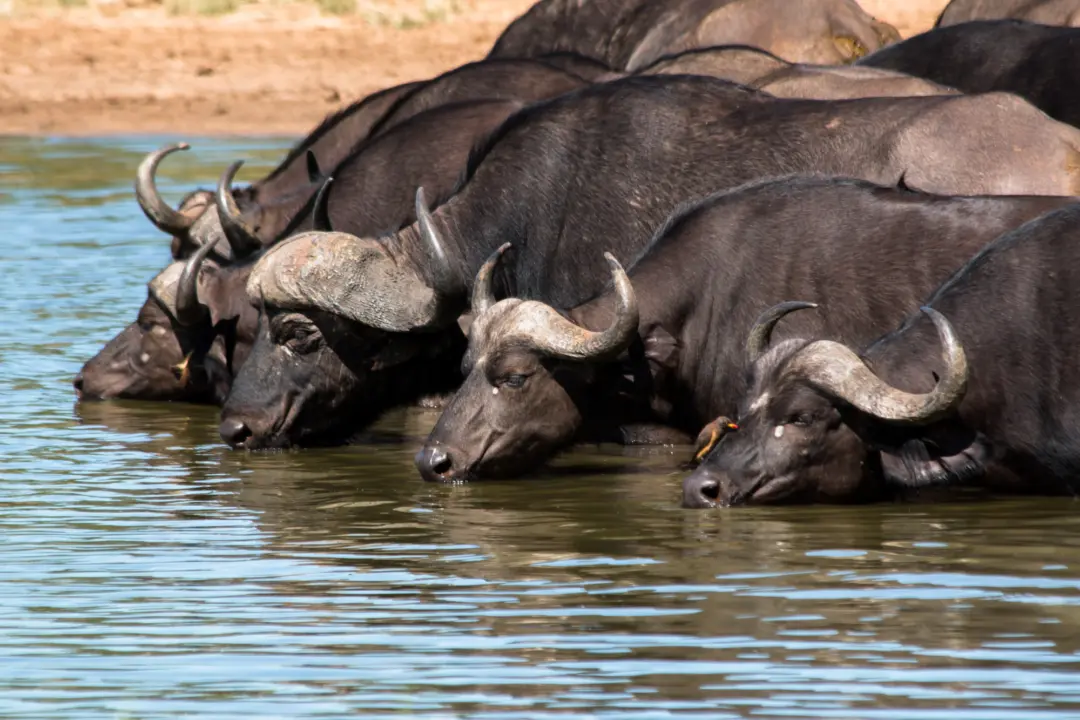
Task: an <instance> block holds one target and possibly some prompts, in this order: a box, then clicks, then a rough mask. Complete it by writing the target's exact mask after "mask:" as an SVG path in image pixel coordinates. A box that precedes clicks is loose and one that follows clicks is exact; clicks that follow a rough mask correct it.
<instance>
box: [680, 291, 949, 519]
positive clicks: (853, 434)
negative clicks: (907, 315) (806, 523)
mask: <svg viewBox="0 0 1080 720" xmlns="http://www.w3.org/2000/svg"><path fill="white" fill-rule="evenodd" d="M805 307H813V305H810V304H809V303H785V304H783V305H779V306H777V307H776V308H773V309H771V310H769V311H768V312H766V313H765V314H764V315H763V316H762V317H761V318H760V319H759V320H758V323H757V324H756V325H755V328H754V329H753V330H752V331H751V334H750V339H749V341H748V343H747V347H748V354H749V358H748V361H749V367H750V373H751V383H750V387H751V389H750V391H749V392H748V393H747V395H746V398H745V399H744V401H743V403H742V404H741V407H740V414H739V418H738V421H737V423H738V424H737V429H732V431H729V432H726V433H724V435H723V437H722V438H720V439H719V442H716V443H715V444H714V447H712V449H711V451H710V452H708V454H707V455H705V457H704V458H703V461H702V463H701V465H700V466H699V467H698V468H697V469H696V470H695V471H694V472H693V473H692V474H691V475H690V476H688V477H687V478H686V480H685V481H684V483H683V504H684V505H686V506H688V507H715V506H730V505H742V504H748V503H776V502H812V501H818V500H824V501H832V502H845V501H846V502H852V501H858V500H864V499H869V498H874V497H881V496H882V494H883V493H882V490H883V485H882V483H883V482H885V481H887V480H888V478H887V477H886V476H887V475H888V474H889V473H888V471H887V470H886V471H885V472H883V465H884V464H887V463H892V462H893V461H892V460H891V459H885V458H883V457H882V453H881V452H880V450H881V449H882V448H883V447H885V446H888V447H892V448H895V447H899V446H903V445H904V443H905V438H909V436H910V435H911V433H912V432H913V429H914V431H919V430H920V429H923V428H925V427H926V426H928V425H930V424H933V423H936V422H937V421H939V420H941V419H943V418H945V417H947V416H949V415H950V414H952V413H954V412H955V411H956V409H957V408H958V406H959V404H960V402H961V401H962V400H963V397H964V394H965V392H966V389H967V378H968V366H967V360H966V357H965V354H964V350H963V348H962V347H961V345H960V342H959V340H958V339H957V337H956V334H955V332H954V331H953V328H952V326H951V325H950V323H949V322H948V320H946V319H945V317H944V316H942V315H941V314H940V313H938V312H937V311H935V310H933V309H931V308H923V312H924V313H926V315H927V316H929V318H930V320H931V321H932V322H933V325H934V328H935V329H936V331H937V335H938V337H939V339H940V342H941V345H942V348H943V357H942V364H941V366H940V372H939V373H938V375H939V379H938V380H937V382H936V383H935V384H934V385H933V387H932V388H930V389H929V390H928V391H927V392H925V393H911V392H906V391H904V390H901V389H898V388H896V387H893V386H891V385H889V384H888V383H886V382H885V381H884V380H882V379H881V378H880V377H879V376H878V375H877V374H875V372H874V371H873V370H872V369H871V368H870V367H869V366H868V365H867V364H866V363H865V362H864V361H863V359H862V358H860V357H859V356H858V355H857V354H856V353H854V352H853V351H852V350H850V349H849V348H848V347H846V346H845V345H842V344H840V343H836V342H833V341H830V340H815V341H807V340H787V341H784V342H782V343H779V344H778V345H777V346H776V347H773V348H768V343H769V337H770V335H771V332H772V327H773V326H774V325H775V324H776V322H778V321H779V320H780V318H781V317H783V316H784V315H785V314H787V313H788V312H791V311H793V310H797V309H800V308H805ZM923 374H925V376H926V377H925V378H923V377H922V375H923ZM933 375H934V374H933V373H932V372H931V371H930V370H928V369H927V370H925V372H921V371H920V372H919V376H920V377H919V378H918V380H917V382H923V383H925V382H927V380H928V379H929V378H931V377H933ZM730 427H731V428H735V427H736V426H734V425H732V426H730ZM939 462H943V463H948V462H951V460H950V459H949V458H947V457H943V458H940V459H939Z"/></svg>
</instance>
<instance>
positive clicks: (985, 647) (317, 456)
mask: <svg viewBox="0 0 1080 720" xmlns="http://www.w3.org/2000/svg"><path fill="white" fill-rule="evenodd" d="M158 144H159V142H158V141H157V140H154V141H145V142H142V141H140V142H130V143H114V142H108V143H106V142H88V141H78V142H61V141H36V140H35V141H20V140H2V141H0V198H3V199H0V214H2V215H3V220H4V222H3V227H4V228H5V234H6V237H5V242H4V243H3V244H2V245H0V310H2V311H3V317H4V318H5V320H4V322H3V323H0V368H2V372H0V393H2V394H3V403H2V404H0V422H2V423H3V432H2V433H0V537H2V538H3V540H2V543H3V545H2V546H3V550H4V552H3V560H4V564H3V568H2V570H0V573H2V576H3V582H2V584H0V658H3V660H2V661H0V663H2V665H3V668H2V674H0V678H2V679H0V688H3V691H2V692H0V716H4V717H64V718H70V717H83V716H86V717H100V716H103V715H106V716H114V717H138V718H150V717H165V716H170V717H171V716H176V715H179V714H183V713H191V714H195V715H199V716H207V717H213V716H226V715H228V716H237V715H249V716H259V717H280V716H294V715H302V716H310V717H320V716H323V717H339V716H342V715H346V714H356V713H362V714H364V715H365V716H377V715H379V714H381V713H385V714H387V715H390V714H396V715H398V716H401V715H402V714H404V715H414V716H430V717H447V716H449V715H451V714H473V713H475V714H480V713H485V714H491V715H492V716H497V717H500V718H502V717H521V718H532V717H537V716H540V715H545V714H549V713H550V714H552V715H555V714H558V715H559V717H574V716H578V717H595V716H597V715H616V716H626V717H652V716H661V715H663V716H667V715H669V714H674V713H678V714H683V713H686V714H695V713H696V714H699V715H700V716H702V717H710V718H725V717H730V718H737V717H749V716H753V717H762V716H775V717H799V718H804V717H820V718H844V717H851V718H896V719H897V720H909V719H912V718H916V719H918V718H950V720H952V719H953V718H979V719H980V720H982V719H983V718H1008V719H1009V720H1012V719H1014V718H1017V719H1024V718H1040V719H1043V718H1053V719H1055V720H1057V719H1059V718H1060V719H1064V718H1073V717H1077V714H1078V712H1080V668H1078V663H1080V654H1078V653H1080V632H1078V630H1080V520H1078V519H1077V515H1078V514H1077V511H1076V506H1075V503H1074V502H1072V501H1063V500H1060V499H1046V500H1043V499H1034V500H1016V501H1005V502H983V503H974V502H973V503H952V504H947V505H938V506H935V505H881V506H875V507H869V508H824V507H819V508H800V509H796V508H791V509H785V508H760V509H750V508H747V509H741V510H740V511H738V512H686V511H682V510H680V509H679V507H678V494H679V481H680V479H681V473H680V471H679V463H680V462H681V460H682V459H683V456H684V453H682V452H680V453H671V452H668V451H662V450H651V451H650V450H641V449H637V450H624V449H622V448H613V447H606V446H605V447H600V448H584V449H582V450H580V451H578V452H577V453H573V454H570V455H568V456H566V457H565V458H562V459H560V461H559V463H558V464H557V465H556V466H555V467H554V468H553V469H552V470H551V471H550V473H549V475H548V476H547V477H545V478H541V479H537V480H532V481H525V482H506V483H478V484H474V485H469V486H462V487H445V486H437V485H426V484H424V483H422V482H420V481H419V480H418V479H417V476H416V473H415V470H414V469H413V467H412V454H413V452H414V450H415V448H416V446H417V445H418V441H419V439H420V438H422V437H423V436H424V435H425V433H426V432H427V429H428V428H429V427H430V426H431V425H432V423H433V422H434V420H435V414H434V413H430V412H423V411H414V410H410V411H402V412H398V413H394V414H391V415H390V416H388V417H387V418H385V419H384V421H383V422H382V423H381V424H380V425H379V426H378V427H377V428H375V429H374V430H372V431H371V433H370V434H369V436H368V437H367V438H366V442H365V443H363V444H362V445H358V446H356V447H350V448H342V449H335V450H314V451H304V452H284V453H275V454H260V455H248V454H244V453H236V452H231V451H229V450H227V449H225V448H224V447H222V446H221V445H220V444H219V442H218V439H217V434H216V430H215V424H216V421H215V418H216V413H215V411H214V410H213V409H209V408H204V407H197V406H187V405H156V406H155V405H151V404H143V403H131V402H108V403H87V404H82V405H78V406H74V407H73V404H72V401H73V396H72V393H71V390H70V385H69V383H70V379H71V376H72V375H73V374H74V372H75V371H76V370H77V369H78V367H79V365H80V364H81V362H82V361H83V360H84V359H85V358H86V357H88V356H89V355H90V354H92V353H93V352H94V351H96V349H97V347H98V345H99V344H100V343H102V342H104V340H106V339H107V338H108V337H109V336H110V335H111V333H113V332H115V330H116V329H118V328H119V327H121V326H122V325H124V324H126V323H127V322H128V321H129V320H130V317H131V316H132V314H133V313H134V311H135V309H136V308H137V307H138V305H139V303H141V301H142V298H143V296H144V293H145V285H144V283H145V281H146V280H147V279H148V278H149V277H151V276H152V275H153V274H154V273H155V272H156V271H157V269H159V268H160V267H161V266H162V265H163V264H164V262H165V261H166V259H167V256H168V246H167V242H166V240H165V238H163V237H162V236H160V235H158V234H157V233H156V231H154V230H153V228H152V227H150V226H149V224H148V223H147V222H146V221H145V220H144V219H143V218H142V217H141V215H140V213H139V210H138V208H137V207H136V205H135V203H134V202H133V199H132V197H131V192H130V189H129V188H130V184H131V179H132V177H133V174H134V167H135V164H136V163H137V162H138V159H139V157H140V156H141V154H142V153H143V152H144V151H146V150H149V149H152V148H153V147H155V146H156V145H158ZM193 144H194V145H195V148H196V152H193V153H189V154H188V156H187V157H185V162H188V163H190V164H189V165H188V166H183V165H181V166H180V167H179V168H177V169H176V170H175V172H177V173H178V175H176V176H175V177H171V178H170V179H172V180H173V182H172V183H171V184H169V185H167V186H166V188H165V189H166V191H167V192H169V193H171V197H176V198H178V197H179V196H180V195H181V194H182V193H183V192H184V191H185V190H187V189H189V188H190V186H191V185H193V184H195V183H201V184H204V185H205V184H208V183H209V182H210V181H211V180H212V178H213V177H214V176H216V174H217V171H218V169H220V167H221V166H222V165H223V164H224V163H225V162H227V161H228V160H229V159H231V158H233V157H234V156H251V155H255V156H257V157H259V158H263V159H264V163H263V167H265V165H266V162H270V161H272V159H273V158H274V157H275V156H276V154H277V153H280V152H281V150H282V149H283V148H284V147H285V146H286V144H285V143H283V142H280V143H262V144H259V145H248V144H237V143H233V144H224V143H219V142H213V141H205V142H197V143H193ZM256 150H258V152H257V153H256ZM196 153H197V154H196ZM96 168H100V171H99V170H98V169H96Z"/></svg>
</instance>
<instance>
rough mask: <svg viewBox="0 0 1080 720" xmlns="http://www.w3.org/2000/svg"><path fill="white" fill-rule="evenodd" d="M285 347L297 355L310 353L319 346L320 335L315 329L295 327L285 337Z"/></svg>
mask: <svg viewBox="0 0 1080 720" xmlns="http://www.w3.org/2000/svg"><path fill="white" fill-rule="evenodd" d="M284 339H285V343H284V344H285V347H287V348H288V349H289V350H292V351H293V352H295V353H309V352H311V351H313V350H315V349H316V348H317V347H318V345H319V339H320V336H319V333H318V331H316V330H314V329H313V328H306V327H303V326H295V327H293V328H291V329H290V330H289V332H288V333H287V334H286V336H285V338H284Z"/></svg>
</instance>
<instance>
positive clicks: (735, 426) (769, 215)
mask: <svg viewBox="0 0 1080 720" xmlns="http://www.w3.org/2000/svg"><path fill="white" fill-rule="evenodd" d="M1072 25H1080V0H1042V1H1039V0H1034V1H1033V0H954V2H952V3H951V4H950V5H949V6H948V7H947V8H946V10H945V11H944V13H943V14H942V16H941V18H940V19H939V21H938V26H937V27H935V28H934V29H933V30H930V31H928V32H926V33H924V34H921V35H918V36H915V37H912V38H909V39H907V40H903V41H901V40H900V36H899V34H898V33H897V31H896V30H895V29H894V28H892V27H891V26H889V25H887V24H885V23H883V22H880V21H878V20H876V19H874V18H873V17H871V16H870V15H868V14H867V13H866V12H864V11H863V10H862V9H861V8H860V7H859V6H858V4H857V3H856V2H855V0H540V2H538V3H537V4H536V5H535V6H534V7H532V8H531V9H530V10H529V11H528V12H526V13H525V14H524V15H522V16H521V17H520V18H518V19H517V20H515V21H514V22H513V23H512V24H511V25H510V26H509V27H508V28H507V29H506V30H505V32H504V33H503V34H502V36H501V37H500V38H499V39H498V40H497V42H496V43H495V46H494V48H493V49H492V50H491V52H490V54H489V55H488V57H487V58H486V59H484V60H482V61H479V62H474V63H469V64H467V65H463V66H461V67H459V68H456V69H454V70H451V71H449V72H447V73H445V74H443V75H440V76H438V77H435V78H433V79H430V80H427V81H423V82H413V83H408V84H404V85H399V86H397V87H392V88H388V89H386V90H383V91H381V92H378V93H375V94H373V95H370V96H368V97H366V98H364V99H362V100H360V101H358V102H356V103H354V104H352V105H350V106H349V107H347V108H345V109H344V110H342V111H340V112H338V113H336V114H334V115H332V116H330V117H328V118H326V119H325V120H324V121H323V122H322V124H320V125H319V126H318V127H317V128H315V129H314V130H313V131H312V132H311V133H310V134H309V135H308V136H307V137H306V138H304V139H303V140H302V141H301V142H300V143H299V144H297V145H296V146H295V147H294V148H293V149H292V150H291V151H290V152H289V153H288V154H287V156H286V157H285V158H284V160H283V161H282V162H281V163H280V165H278V166H277V168H276V169H274V170H273V172H271V173H270V174H268V175H267V176H266V177H264V178H262V179H261V180H258V181H256V182H254V183H252V184H251V185H249V186H247V187H236V188H234V187H233V182H232V181H233V178H234V176H235V175H236V172H237V169H238V168H239V166H240V163H239V162H236V163H234V164H233V165H232V166H230V167H229V168H227V169H226V170H225V171H224V172H223V174H222V176H221V178H220V180H219V181H218V184H217V186H216V188H215V189H214V190H213V191H211V190H196V191H194V192H192V193H190V194H189V195H187V196H186V197H185V198H184V199H183V201H182V202H181V203H180V205H179V207H177V208H174V207H172V206H171V205H170V204H169V203H167V202H165V201H164V200H163V199H162V197H161V195H160V194H159V193H158V190H157V189H156V187H155V179H154V178H155V172H156V170H157V168H158V166H159V164H160V163H161V162H163V161H165V160H166V158H167V157H168V156H169V155H171V154H172V153H174V152H176V151H179V150H186V149H187V146H186V145H184V144H176V145H169V146H166V147H163V148H161V149H160V150H158V151H156V152H153V153H151V154H150V155H148V156H147V157H146V158H145V160H143V162H142V163H141V165H140V166H139V168H138V173H137V180H136V196H137V199H138V202H139V205H140V207H141V208H142V210H143V211H144V212H145V214H146V215H147V217H148V218H149V219H150V221H151V222H152V223H153V224H154V225H155V226H156V227H157V228H159V229H160V230H162V231H164V232H165V233H167V234H168V235H170V236H171V238H172V245H171V253H172V257H173V262H172V263H171V264H170V265H169V266H168V267H166V268H165V269H164V270H163V271H162V272H161V273H160V274H158V275H157V276H156V277H154V278H153V279H152V280H151V281H150V282H149V284H148V293H147V299H146V302H145V303H144V304H143V306H142V308H141V309H140V310H139V313H138V317H137V318H136V319H135V322H133V323H132V324H131V325H129V326H128V327H127V328H125V329H124V330H123V331H122V332H120V334H119V335H117V336H116V337H115V338H113V339H112V340H111V341H110V342H109V343H108V344H107V345H106V346H105V347H104V348H103V349H102V350H101V351H100V352H99V353H98V354H97V355H96V356H95V357H94V358H92V359H91V360H89V361H88V362H87V363H86V365H85V366H84V367H83V369H82V371H81V372H80V373H79V374H78V376H77V377H76V378H75V388H76V393H77V395H78V397H79V398H80V399H82V400H90V399H101V398H129V399H138V400H153V401H165V400H174V401H187V402H199V403H213V404H219V405H221V406H222V412H221V425H220V434H221V437H222V439H223V440H224V441H225V442H226V443H227V444H229V445H230V446H232V447H235V448H246V449H250V450H256V449H265V448H285V447H298V446H315V445H330V444H336V443H345V442H348V441H349V439H350V438H352V437H354V436H355V435H357V433H359V432H360V431H362V430H363V429H364V428H365V427H366V426H368V425H369V424H371V423H372V422H373V421H375V420H376V419H377V418H378V417H379V416H380V415H381V414H382V413H384V412H385V411H386V410H388V409H389V408H392V407H396V406H401V405H408V404H423V405H426V406H428V407H437V408H440V409H441V412H442V415H441V417H440V419H439V421H438V423H437V424H436V425H435V427H434V429H433V430H432V432H431V434H430V436H429V437H428V439H427V440H426V442H425V443H424V445H423V447H422V448H420V449H419V452H418V453H417V455H416V465H417V467H418V469H419V472H420V475H421V476H423V478H424V479H426V480H431V481H449V482H460V481H468V480H473V479H480V478H489V477H514V476H518V475H521V474H523V473H525V472H528V471H530V470H533V469H535V468H536V467H537V466H539V465H541V464H542V463H543V462H544V461H545V460H546V459H548V458H550V457H552V456H554V455H555V454H557V453H558V452H560V451H561V450H563V449H565V448H567V447H568V446H570V445H571V444H574V443H580V442H617V443H625V444H650V443H651V444H686V445H693V444H694V443H695V438H696V444H697V446H696V448H695V449H694V450H693V453H692V454H693V456H694V457H693V460H692V461H691V463H692V464H693V466H694V468H693V470H692V472H691V474H690V475H689V476H688V477H686V478H685V480H684V483H683V499H684V504H685V505H687V506H689V507H715V506H729V505H740V504H747V503H773V502H815V501H817V502H865V501H874V500H881V499H889V498H897V497H904V496H908V495H910V494H913V493H920V492H921V493H923V494H926V493H928V492H931V489H933V492H934V493H938V492H939V491H940V490H939V489H940V488H942V487H948V486H958V487H965V488H972V487H974V488H979V489H984V490H989V491H993V492H1006V493H1027V494H1077V493H1080V331H1077V330H1075V329H1074V328H1073V327H1072V325H1071V320H1070V318H1071V317H1072V313H1073V311H1074V310H1076V311H1080V199H1078V197H1077V196H1080V28H1074V27H1072ZM689 454H690V453H688V455H689Z"/></svg>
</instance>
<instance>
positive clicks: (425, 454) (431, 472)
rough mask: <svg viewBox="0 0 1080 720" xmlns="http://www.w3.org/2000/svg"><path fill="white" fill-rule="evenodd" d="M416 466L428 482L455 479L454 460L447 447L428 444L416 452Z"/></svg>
mask: <svg viewBox="0 0 1080 720" xmlns="http://www.w3.org/2000/svg"><path fill="white" fill-rule="evenodd" d="M416 468H417V469H418V470H419V471H420V475H421V477H423V478H424V479H425V480H427V481H428V482H444V481H446V480H452V479H453V471H454V460H453V458H452V457H451V455H450V453H449V452H448V451H447V450H446V449H445V448H442V447H439V446H435V445H428V446H425V447H423V448H422V449H421V450H420V452H418V453H416Z"/></svg>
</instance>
